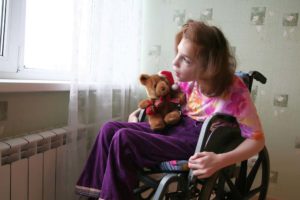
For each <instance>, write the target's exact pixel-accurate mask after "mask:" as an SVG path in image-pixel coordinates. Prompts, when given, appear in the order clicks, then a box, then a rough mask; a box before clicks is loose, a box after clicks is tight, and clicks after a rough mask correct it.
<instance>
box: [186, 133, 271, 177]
mask: <svg viewBox="0 0 300 200" xmlns="http://www.w3.org/2000/svg"><path fill="white" fill-rule="evenodd" d="M264 145H265V140H264V138H261V139H259V140H254V139H246V140H244V141H243V142H242V143H241V144H240V145H239V146H238V147H237V148H235V149H234V150H232V151H229V152H226V153H221V154H215V153H213V152H199V153H195V154H194V155H193V156H191V157H190V159H189V164H188V165H189V168H191V169H193V174H194V176H197V177H198V178H207V177H210V176H211V175H212V174H214V173H215V172H216V171H218V170H219V169H221V168H224V167H226V166H229V165H231V164H234V163H237V162H241V161H243V160H246V159H248V158H250V157H251V156H253V155H255V154H257V153H258V152H259V151H261V150H262V149H263V147H264Z"/></svg>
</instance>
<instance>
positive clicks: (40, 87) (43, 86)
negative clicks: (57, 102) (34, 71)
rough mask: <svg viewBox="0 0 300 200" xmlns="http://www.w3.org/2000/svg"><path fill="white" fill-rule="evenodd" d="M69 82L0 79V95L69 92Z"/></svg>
mask: <svg viewBox="0 0 300 200" xmlns="http://www.w3.org/2000/svg"><path fill="white" fill-rule="evenodd" d="M69 90H70V82H69V81H44V80H15V79H14V80H12V79H0V93H8V92H9V93H10V92H55V91H69Z"/></svg>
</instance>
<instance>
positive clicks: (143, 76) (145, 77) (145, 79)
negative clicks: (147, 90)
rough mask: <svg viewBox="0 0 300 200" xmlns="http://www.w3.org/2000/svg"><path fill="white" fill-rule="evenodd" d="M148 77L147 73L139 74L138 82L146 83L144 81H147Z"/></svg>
mask: <svg viewBox="0 0 300 200" xmlns="http://www.w3.org/2000/svg"><path fill="white" fill-rule="evenodd" d="M149 78H150V76H149V75H147V74H142V75H141V76H140V82H141V84H143V85H146V82H147V80H148V79H149Z"/></svg>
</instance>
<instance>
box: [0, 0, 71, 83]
mask: <svg viewBox="0 0 300 200" xmlns="http://www.w3.org/2000/svg"><path fill="white" fill-rule="evenodd" d="M73 4H74V1H73V0H63V1H61V0H18V1H11V0H0V16H1V21H0V22H1V26H0V34H1V35H0V79H1V78H4V79H43V80H67V79H68V72H69V70H70V66H71V60H72V42H73V41H72V40H73V37H72V34H73V25H74V20H73V16H74V14H73V10H74V7H73Z"/></svg>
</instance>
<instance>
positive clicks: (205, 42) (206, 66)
mask: <svg viewBox="0 0 300 200" xmlns="http://www.w3.org/2000/svg"><path fill="white" fill-rule="evenodd" d="M182 38H185V39H188V40H190V41H192V42H193V43H194V44H195V47H196V49H195V50H196V56H198V57H199V58H200V60H201V61H202V63H201V64H202V66H201V68H203V69H199V80H207V81H209V84H210V89H209V91H204V92H205V93H206V95H208V96H220V95H222V94H223V93H224V92H225V91H226V90H228V89H229V88H230V86H231V85H232V83H233V80H234V72H235V68H236V61H235V58H234V56H232V54H231V53H230V50H229V44H228V41H227V39H226V38H225V36H224V34H223V33H222V31H221V30H220V29H219V28H217V27H215V26H209V25H206V24H205V23H203V22H201V21H194V20H188V21H187V23H186V24H184V25H183V26H182V29H181V30H180V31H179V32H178V33H177V34H176V37H175V51H176V53H177V46H178V44H179V43H180V41H181V39H182Z"/></svg>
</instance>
